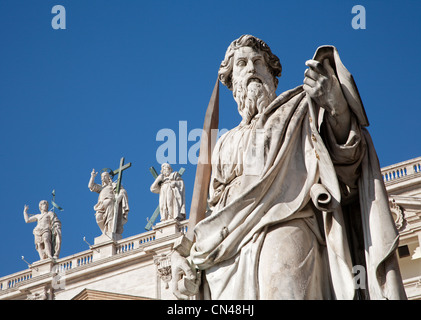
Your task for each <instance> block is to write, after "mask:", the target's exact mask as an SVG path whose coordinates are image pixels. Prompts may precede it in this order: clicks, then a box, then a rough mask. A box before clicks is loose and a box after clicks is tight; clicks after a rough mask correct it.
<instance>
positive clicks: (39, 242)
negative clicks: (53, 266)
mask: <svg viewBox="0 0 421 320" xmlns="http://www.w3.org/2000/svg"><path fill="white" fill-rule="evenodd" d="M28 209H29V207H28V206H27V205H25V207H24V210H23V217H24V219H25V222H26V223H31V222H37V225H36V227H35V228H34V231H33V233H34V237H35V248H36V250H37V251H38V254H39V258H40V259H41V260H43V259H47V258H49V259H58V257H59V254H60V248H61V222H60V220H59V219H58V217H57V215H56V214H55V213H54V212H52V211H48V202H47V201H46V200H42V201H40V203H39V210H40V212H41V213H39V214H34V215H31V214H28Z"/></svg>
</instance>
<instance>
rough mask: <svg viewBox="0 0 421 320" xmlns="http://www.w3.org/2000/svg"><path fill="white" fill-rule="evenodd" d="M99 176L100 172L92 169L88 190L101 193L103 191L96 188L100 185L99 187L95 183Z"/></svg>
mask: <svg viewBox="0 0 421 320" xmlns="http://www.w3.org/2000/svg"><path fill="white" fill-rule="evenodd" d="M97 174H98V172H95V169H92V172H91V178H90V179H89V183H88V188H89V190H91V191H92V192H98V193H99V192H100V191H101V190H99V191H98V187H96V186H99V185H97V184H96V183H95V177H96V175H97Z"/></svg>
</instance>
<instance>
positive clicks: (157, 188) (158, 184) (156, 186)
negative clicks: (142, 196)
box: [151, 174, 163, 193]
mask: <svg viewBox="0 0 421 320" xmlns="http://www.w3.org/2000/svg"><path fill="white" fill-rule="evenodd" d="M162 178H163V177H162V174H160V175H159V176H158V177H156V179H155V181H154V183H152V185H151V192H153V193H159V192H160V191H161V182H162Z"/></svg>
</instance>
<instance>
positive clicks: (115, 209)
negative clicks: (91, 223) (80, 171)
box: [88, 158, 131, 239]
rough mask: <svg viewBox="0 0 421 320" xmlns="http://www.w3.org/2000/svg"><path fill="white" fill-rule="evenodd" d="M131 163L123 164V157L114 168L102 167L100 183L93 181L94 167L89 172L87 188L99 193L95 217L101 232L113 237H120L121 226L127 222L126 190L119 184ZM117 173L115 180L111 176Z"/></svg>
mask: <svg viewBox="0 0 421 320" xmlns="http://www.w3.org/2000/svg"><path fill="white" fill-rule="evenodd" d="M130 166H131V163H128V164H126V165H124V158H121V160H120V166H119V168H118V169H116V170H110V171H109V172H108V171H106V170H105V169H103V172H102V173H101V182H102V184H101V185H99V184H96V183H95V177H96V175H97V174H98V172H95V169H93V170H92V172H91V179H90V180H89V184H88V188H89V190H91V191H92V192H97V193H99V196H98V202H97V204H96V205H95V206H94V210H95V211H96V213H95V218H96V221H97V223H98V226H99V228H100V229H101V231H102V233H103V234H106V235H108V236H109V237H110V238H112V239H114V238H116V237H115V236H116V235H118V236H117V238H118V237H121V234H122V233H123V226H124V224H125V223H126V222H127V215H128V213H129V203H128V197H127V192H126V190H125V189H124V188H123V187H122V185H121V180H122V176H123V171H124V170H126V169H128V168H129V167H130ZM117 174H118V179H117V181H116V182H113V181H112V178H113V177H114V176H115V175H117Z"/></svg>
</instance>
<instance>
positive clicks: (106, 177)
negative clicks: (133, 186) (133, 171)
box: [101, 172, 112, 187]
mask: <svg viewBox="0 0 421 320" xmlns="http://www.w3.org/2000/svg"><path fill="white" fill-rule="evenodd" d="M101 181H102V186H103V187H104V186H107V185H109V184H111V183H112V180H111V178H110V175H109V174H108V172H103V173H102V174H101Z"/></svg>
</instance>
